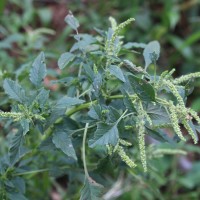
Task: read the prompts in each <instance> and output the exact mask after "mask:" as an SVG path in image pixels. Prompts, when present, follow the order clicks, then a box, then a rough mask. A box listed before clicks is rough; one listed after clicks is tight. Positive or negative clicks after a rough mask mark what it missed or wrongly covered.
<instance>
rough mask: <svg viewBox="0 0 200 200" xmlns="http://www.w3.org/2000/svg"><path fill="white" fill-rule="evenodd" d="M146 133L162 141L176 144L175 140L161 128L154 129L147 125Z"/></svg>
mask: <svg viewBox="0 0 200 200" xmlns="http://www.w3.org/2000/svg"><path fill="white" fill-rule="evenodd" d="M145 130H146V133H147V134H148V135H149V136H151V137H152V138H154V139H155V140H157V141H160V142H168V143H171V144H174V143H175V142H174V141H173V139H172V138H170V137H169V136H168V135H167V134H166V133H165V132H164V131H163V130H161V129H157V130H153V129H151V128H150V127H147V126H146V129H145Z"/></svg>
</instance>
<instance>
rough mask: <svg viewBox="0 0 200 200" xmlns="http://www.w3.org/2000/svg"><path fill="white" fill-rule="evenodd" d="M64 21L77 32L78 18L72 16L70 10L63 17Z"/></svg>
mask: <svg viewBox="0 0 200 200" xmlns="http://www.w3.org/2000/svg"><path fill="white" fill-rule="evenodd" d="M65 22H66V23H67V24H68V25H69V26H70V27H71V28H72V29H74V30H75V31H76V32H77V28H78V27H79V22H78V20H77V19H76V18H75V17H74V15H73V14H72V13H71V12H70V13H69V14H68V15H67V16H66V17H65Z"/></svg>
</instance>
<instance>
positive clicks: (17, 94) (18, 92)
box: [3, 79, 26, 103]
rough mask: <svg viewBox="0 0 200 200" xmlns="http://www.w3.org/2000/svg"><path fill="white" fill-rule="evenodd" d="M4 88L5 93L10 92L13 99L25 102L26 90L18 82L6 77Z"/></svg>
mask: <svg viewBox="0 0 200 200" xmlns="http://www.w3.org/2000/svg"><path fill="white" fill-rule="evenodd" d="M3 88H4V90H5V93H6V94H8V95H9V97H10V98H11V99H14V100H16V101H19V102H20V103H23V102H25V100H26V96H25V91H24V89H22V87H21V86H20V85H19V84H18V83H17V82H15V81H12V80H10V79H5V80H4V82H3Z"/></svg>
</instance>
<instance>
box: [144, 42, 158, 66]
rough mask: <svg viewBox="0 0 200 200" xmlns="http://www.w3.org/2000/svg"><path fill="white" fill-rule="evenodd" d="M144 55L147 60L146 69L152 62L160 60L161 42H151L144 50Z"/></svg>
mask: <svg viewBox="0 0 200 200" xmlns="http://www.w3.org/2000/svg"><path fill="white" fill-rule="evenodd" d="M143 56H144V60H145V69H147V67H148V66H149V65H150V64H151V63H154V62H155V61H156V60H158V58H159V56H160V44H159V42H158V41H152V42H149V43H148V44H147V45H146V47H145V49H144V51H143Z"/></svg>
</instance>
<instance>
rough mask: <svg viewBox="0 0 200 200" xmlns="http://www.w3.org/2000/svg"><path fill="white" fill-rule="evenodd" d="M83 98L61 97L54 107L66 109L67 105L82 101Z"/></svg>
mask: <svg viewBox="0 0 200 200" xmlns="http://www.w3.org/2000/svg"><path fill="white" fill-rule="evenodd" d="M84 102H85V101H84V100H81V99H78V98H75V97H68V96H64V97H62V98H61V99H60V100H59V101H58V102H57V104H56V109H67V107H70V106H75V105H78V104H82V103H84Z"/></svg>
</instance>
